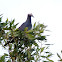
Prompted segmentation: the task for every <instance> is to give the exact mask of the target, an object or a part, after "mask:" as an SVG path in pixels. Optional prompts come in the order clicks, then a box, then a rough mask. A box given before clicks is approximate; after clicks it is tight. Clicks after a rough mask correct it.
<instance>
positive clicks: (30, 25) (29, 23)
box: [19, 13, 34, 31]
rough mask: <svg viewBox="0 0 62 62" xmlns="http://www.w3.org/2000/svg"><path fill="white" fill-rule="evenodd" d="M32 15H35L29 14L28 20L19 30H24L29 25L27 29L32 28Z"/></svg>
mask: <svg viewBox="0 0 62 62" xmlns="http://www.w3.org/2000/svg"><path fill="white" fill-rule="evenodd" d="M31 17H34V16H33V15H32V13H31V14H28V16H27V20H26V21H25V22H24V23H23V24H22V25H21V26H20V27H19V30H21V31H24V29H25V28H26V27H28V29H27V30H30V29H31V28H32V24H31Z"/></svg>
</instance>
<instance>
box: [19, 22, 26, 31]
mask: <svg viewBox="0 0 62 62" xmlns="http://www.w3.org/2000/svg"><path fill="white" fill-rule="evenodd" d="M25 27H26V22H25V23H23V24H22V25H21V26H20V27H19V30H22V31H23V30H24V29H25Z"/></svg>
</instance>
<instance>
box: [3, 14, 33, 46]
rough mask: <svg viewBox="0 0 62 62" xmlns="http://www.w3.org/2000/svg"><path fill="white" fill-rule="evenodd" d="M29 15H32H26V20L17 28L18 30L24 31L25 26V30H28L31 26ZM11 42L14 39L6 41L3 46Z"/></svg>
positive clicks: (30, 15)
mask: <svg viewBox="0 0 62 62" xmlns="http://www.w3.org/2000/svg"><path fill="white" fill-rule="evenodd" d="M31 17H34V16H33V15H32V13H30V14H28V15H27V19H26V21H25V22H24V23H23V24H22V25H21V26H20V27H19V28H18V29H19V30H20V31H24V29H25V28H26V27H27V28H28V29H27V30H30V29H31V28H32V24H31ZM11 39H12V37H11ZM13 42H14V39H12V41H8V42H7V43H6V44H5V45H4V46H6V45H7V44H9V43H13Z"/></svg>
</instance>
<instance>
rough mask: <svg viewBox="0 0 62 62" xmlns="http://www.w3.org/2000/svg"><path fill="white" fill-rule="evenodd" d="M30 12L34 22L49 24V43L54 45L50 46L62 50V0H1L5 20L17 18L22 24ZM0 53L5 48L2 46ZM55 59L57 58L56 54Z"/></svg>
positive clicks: (0, 7)
mask: <svg viewBox="0 0 62 62" xmlns="http://www.w3.org/2000/svg"><path fill="white" fill-rule="evenodd" d="M28 13H32V14H33V15H34V18H32V24H34V23H35V22H40V23H44V24H45V25H48V27H47V29H48V30H50V31H51V32H49V33H48V34H49V35H50V36H49V37H47V38H48V42H49V43H53V44H54V45H53V46H51V47H50V50H51V51H52V52H53V53H55V54H56V53H57V52H60V50H61V49H62V48H61V47H62V0H0V14H3V21H5V20H6V19H7V18H8V19H9V20H10V21H11V20H12V19H14V18H15V22H16V23H19V25H18V26H20V25H21V24H22V23H23V22H24V21H26V17H27V14H28ZM0 50H1V51H0V55H2V54H3V53H4V52H6V51H4V49H2V47H0ZM54 57H55V58H54V60H55V61H56V60H57V57H56V55H55V56H54ZM56 62H57V61H56Z"/></svg>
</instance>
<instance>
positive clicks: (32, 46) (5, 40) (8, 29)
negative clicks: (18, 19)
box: [0, 19, 53, 62]
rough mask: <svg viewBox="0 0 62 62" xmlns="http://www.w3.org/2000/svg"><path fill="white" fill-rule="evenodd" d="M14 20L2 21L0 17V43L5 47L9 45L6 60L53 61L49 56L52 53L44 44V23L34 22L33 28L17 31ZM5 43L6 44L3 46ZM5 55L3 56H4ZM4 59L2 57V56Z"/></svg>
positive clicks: (21, 61) (9, 61)
mask: <svg viewBox="0 0 62 62" xmlns="http://www.w3.org/2000/svg"><path fill="white" fill-rule="evenodd" d="M14 22H15V20H12V21H8V19H7V20H6V21H5V22H2V21H1V19H0V26H1V27H0V33H1V34H0V44H1V45H2V46H3V47H4V48H6V47H7V46H8V47H9V48H8V50H9V55H8V56H9V59H8V61H7V62H11V60H12V61H15V60H16V61H17V62H23V61H25V62H32V61H35V62H38V61H42V62H47V61H48V62H53V60H50V59H49V57H50V56H52V53H51V52H50V51H47V50H48V48H47V47H48V45H47V46H46V45H45V44H46V42H47V39H46V35H44V34H43V33H44V31H45V28H46V26H45V25H44V24H38V25H36V23H35V24H34V26H33V28H32V29H31V30H29V31H27V28H25V30H24V31H19V30H18V29H16V26H17V25H18V23H17V24H14ZM4 44H6V46H4ZM4 57H5V56H4ZM3 59H4V58H3Z"/></svg>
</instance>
